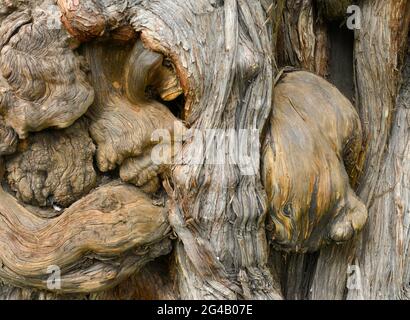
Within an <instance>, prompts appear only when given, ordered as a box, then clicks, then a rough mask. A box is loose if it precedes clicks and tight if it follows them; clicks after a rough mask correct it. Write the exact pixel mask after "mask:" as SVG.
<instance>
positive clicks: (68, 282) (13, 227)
mask: <svg viewBox="0 0 410 320" xmlns="http://www.w3.org/2000/svg"><path fill="white" fill-rule="evenodd" d="M0 199H1V201H0V221H1V223H0V248H1V250H0V252H1V253H0V261H1V265H2V268H1V269H0V277H1V278H2V279H4V280H6V281H7V282H9V283H11V284H13V285H17V286H24V287H27V286H28V287H33V288H39V289H46V290H47V279H48V278H49V276H50V275H49V274H47V270H48V267H49V266H58V267H59V268H60V269H61V276H62V277H61V290H59V292H61V293H64V292H67V293H88V292H93V291H99V290H103V289H105V288H110V287H112V286H114V285H115V284H118V283H119V282H120V281H121V280H124V279H126V278H127V277H129V276H130V275H132V274H133V273H135V272H136V271H137V270H138V269H139V268H141V267H142V266H143V265H144V264H145V263H147V262H148V261H150V260H152V259H154V258H156V257H157V256H160V255H163V254H167V253H169V251H170V240H169V239H167V233H168V232H169V225H168V222H167V217H166V209H165V208H163V207H155V206H153V205H152V200H151V199H149V198H148V197H147V196H146V195H144V193H142V192H141V191H139V190H138V189H136V188H135V187H132V186H129V185H127V186H125V185H122V184H119V183H113V184H109V185H106V186H103V187H100V188H99V189H97V190H96V191H94V192H92V193H91V194H90V195H88V196H86V197H84V198H82V199H81V200H80V201H78V202H77V203H75V204H74V205H72V206H71V207H70V208H68V209H66V210H65V211H64V212H63V213H62V214H61V215H60V216H59V217H57V218H54V219H43V218H39V217H36V216H35V215H34V214H33V213H32V212H30V211H29V210H27V209H26V208H24V207H23V206H21V205H20V204H18V203H17V202H16V200H15V199H14V198H13V197H12V196H11V195H9V194H7V193H6V192H4V191H0Z"/></svg>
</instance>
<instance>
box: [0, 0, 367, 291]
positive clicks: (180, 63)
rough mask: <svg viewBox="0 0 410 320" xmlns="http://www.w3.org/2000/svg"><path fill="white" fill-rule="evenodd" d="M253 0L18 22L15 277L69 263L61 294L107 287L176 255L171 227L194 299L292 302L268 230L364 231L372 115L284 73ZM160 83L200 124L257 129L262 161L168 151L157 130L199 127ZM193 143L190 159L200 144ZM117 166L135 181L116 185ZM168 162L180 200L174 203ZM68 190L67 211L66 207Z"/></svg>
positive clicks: (12, 38)
mask: <svg viewBox="0 0 410 320" xmlns="http://www.w3.org/2000/svg"><path fill="white" fill-rule="evenodd" d="M252 1H253V0H226V1H224V2H215V3H214V4H210V3H209V2H208V1H204V0H172V1H166V0H164V1H160V2H150V1H143V2H132V1H126V0H120V1H114V0H108V1H104V2H102V1H96V0H93V1H77V0H59V1H58V5H59V7H60V9H61V12H62V15H63V17H62V21H63V23H64V25H65V27H66V29H67V30H64V29H63V30H57V31H50V29H49V28H47V23H48V22H47V21H48V13H47V12H46V11H42V12H37V11H36V12H30V11H24V12H17V13H14V14H11V15H9V16H8V17H7V18H6V20H5V21H3V23H2V25H1V28H0V50H1V53H2V54H1V57H0V68H1V71H2V74H3V77H4V79H0V85H1V89H0V111H1V112H0V114H1V117H0V137H4V140H3V141H0V156H6V155H10V154H12V155H11V156H7V157H4V162H5V164H4V166H3V164H2V167H1V170H3V172H2V176H3V174H4V175H5V179H4V181H3V182H4V186H5V188H6V186H7V188H8V189H7V190H5V189H3V190H0V266H1V267H0V278H2V279H4V280H6V281H7V282H10V283H11V284H14V285H17V286H31V287H35V288H44V289H47V286H46V284H47V283H46V281H47V279H48V276H49V275H48V274H47V268H48V267H49V266H52V265H55V266H58V267H59V268H60V269H61V272H62V279H61V280H62V288H61V291H62V292H67V293H69V292H78V293H85V292H91V291H98V290H103V289H106V288H109V287H111V286H113V285H115V284H117V283H119V282H120V281H122V280H124V279H125V278H126V277H128V276H130V275H131V274H132V273H135V272H136V271H137V270H139V268H141V267H142V266H143V265H144V264H145V263H146V262H148V261H150V260H152V259H154V258H156V257H158V256H160V255H164V254H168V253H169V252H170V251H171V242H170V240H169V233H170V230H171V227H172V228H173V230H174V231H175V233H176V234H177V236H178V237H179V239H180V241H179V242H178V243H177V246H176V250H175V257H176V258H175V260H176V264H177V267H176V270H177V272H178V274H179V275H180V276H179V277H178V281H179V289H180V293H181V296H182V297H183V298H202V297H206V298H220V299H223V298H229V299H237V298H261V299H279V298H280V294H279V293H278V291H277V288H276V287H275V285H274V280H273V278H272V275H271V273H270V271H269V267H268V265H267V264H268V251H269V250H268V244H271V245H272V246H274V247H275V248H277V249H280V250H287V251H292V252H295V251H296V252H306V251H315V250H318V249H319V248H320V247H321V246H323V245H325V244H327V243H329V242H331V241H334V242H337V243H339V242H343V241H346V240H349V239H350V238H352V237H353V236H354V235H355V234H356V233H357V232H359V231H360V230H361V229H362V227H363V225H364V223H365V221H366V218H367V212H366V208H365V206H364V205H363V204H362V203H361V202H360V200H359V199H358V198H357V196H356V195H355V194H354V191H353V189H352V187H351V185H350V182H352V183H354V182H355V181H354V179H351V180H352V181H349V175H350V176H351V177H355V176H356V170H357V167H356V163H357V161H358V156H359V150H360V146H361V143H362V141H361V126H360V121H359V117H358V115H357V112H356V111H355V110H354V108H353V106H352V105H351V103H350V102H349V101H348V100H347V99H346V98H344V97H343V96H342V94H341V93H340V92H339V91H338V90H337V89H336V88H335V87H333V86H331V85H330V84H329V83H328V82H326V81H325V80H323V79H322V78H320V77H318V76H314V75H313V74H310V73H307V72H296V71H293V72H285V73H284V74H283V75H282V77H281V78H280V79H279V81H278V82H277V83H276V85H275V84H274V75H273V71H272V61H271V58H270V55H271V43H270V42H269V41H267V39H269V37H268V36H267V32H268V31H267V30H266V28H264V27H262V26H265V24H266V23H265V22H266V17H265V15H264V12H265V11H264V9H263V8H262V6H261V4H260V3H259V2H257V3H255V2H252ZM187 2H189V3H191V4H192V3H194V2H195V4H196V5H195V6H192V5H187ZM198 4H200V5H198ZM194 7H195V8H196V9H195V10H194V9H193V8H194ZM176 13H178V14H176ZM202 13H207V14H206V15H205V14H202ZM194 17H195V18H197V17H200V18H198V20H195V21H198V22H197V24H195V25H192V24H191V21H192V20H194ZM209 24H212V25H215V26H216V27H218V28H219V29H218V30H209V28H207V27H206V26H209ZM66 31H68V32H69V33H70V35H69V34H68V33H67V32H66ZM131 31H132V32H131ZM262 33H263V36H260V35H261V34H262ZM73 37H74V38H75V39H76V40H77V41H74V39H73ZM28 39H30V40H28ZM79 42H82V45H81V47H80V48H78V46H79ZM207 42H208V44H209V45H208V46H206V45H205V43H207ZM215 44H217V45H215ZM74 48H76V49H78V50H73V49H74ZM22 52H24V53H25V52H29V53H30V54H23V53H22ZM238 53H240V54H238ZM167 63H169V64H171V66H169V65H168V66H167ZM23 70H30V72H23ZM3 84H4V85H3ZM274 85H275V86H274ZM150 86H152V87H154V88H155V89H156V92H155V94H157V96H159V97H160V98H161V99H162V100H163V101H170V100H173V99H175V98H176V97H178V96H179V95H181V94H182V93H183V94H184V96H185V99H186V100H185V106H184V107H185V108H184V110H183V111H184V115H183V116H184V120H185V122H186V123H187V124H188V125H189V127H190V129H192V130H190V131H189V132H192V131H193V129H199V130H206V129H215V128H216V129H221V130H259V132H260V133H261V140H263V142H264V144H263V146H262V147H259V146H258V148H259V149H252V150H251V151H252V152H254V153H257V154H261V155H262V168H261V169H260V168H259V165H256V167H257V168H254V169H255V172H254V174H253V175H243V174H242V172H241V170H240V167H239V165H238V164H231V163H229V164H226V165H225V164H224V165H220V166H215V165H213V164H211V163H207V161H208V159H204V163H203V164H202V165H197V166H192V165H189V163H183V164H177V165H175V166H173V167H172V168H166V169H170V170H165V169H164V168H163V167H161V166H157V165H154V164H153V163H152V160H151V158H150V153H151V150H152V148H153V146H154V145H155V143H158V142H153V141H151V136H152V133H153V132H154V131H155V130H157V129H166V130H168V131H170V132H171V133H172V132H173V130H174V129H175V128H179V127H180V128H183V127H184V126H183V125H182V121H180V120H178V119H176V117H175V116H174V115H173V114H172V113H171V111H170V110H169V109H168V108H166V107H165V105H164V104H162V103H160V102H158V101H157V100H156V99H154V98H153V97H151V96H149V95H148V94H147V88H148V87H150ZM272 90H274V92H273V93H274V99H273V101H272ZM272 108H273V112H272ZM266 121H269V123H268V130H267V131H268V132H267V134H266V136H264V135H263V134H262V132H264V128H265V124H266ZM56 128H58V129H60V130H56ZM184 129H185V128H184ZM40 131H41V132H40ZM17 135H18V137H19V138H20V141H19V143H17ZM184 142H185V143H184V146H183V150H182V151H181V153H182V154H184V155H188V158H189V156H190V155H193V154H195V153H196V147H197V146H196V145H195V143H194V141H193V140H190V139H186V141H184ZM229 143H232V142H231V141H230V142H229ZM248 143H249V144H250V142H249V141H239V142H238V144H235V145H229V146H228V147H229V148H234V149H235V150H236V149H238V148H239V147H240V148H242V147H244V148H245V147H248V145H247V144H248ZM239 144H240V146H239ZM243 144H244V145H245V146H243ZM167 146H169V145H167ZM62 154H63V155H64V157H62V156H61V155H62ZM252 156H254V157H256V155H254V154H252ZM1 161H2V160H1ZM258 164H259V162H258ZM117 169H118V179H121V180H118V181H114V182H110V183H104V177H107V176H108V175H110V174H112V175H115V174H117V172H116V171H115V170H117ZM104 174H105V176H104ZM164 177H166V178H167V183H166V184H165V188H166V191H167V193H168V197H169V199H168V200H169V206H168V205H167V206H166V207H158V206H156V205H154V204H153V200H152V199H151V195H152V193H154V192H156V191H157V190H158V189H159V187H160V181H161V179H163V178H164ZM301 177H303V179H301ZM169 181H170V182H172V183H168V182H169ZM5 182H7V184H6V183H5ZM97 185H100V187H98V188H97V189H95V188H96V186H97ZM9 189H11V190H9ZM90 190H91V193H89V192H90ZM10 191H14V192H15V193H16V196H17V198H18V199H19V200H20V201H22V202H24V203H25V205H22V204H20V203H19V202H18V201H17V199H16V198H14V197H13V196H12V195H11V194H10V193H9V192H10ZM67 194H69V195H70V196H66V195H67ZM30 205H34V206H41V207H48V209H45V208H37V207H36V208H34V207H30ZM53 205H54V206H55V205H57V207H58V206H62V207H67V208H66V209H65V210H64V211H63V212H62V213H61V214H59V215H58V216H57V217H53V215H50V213H49V211H47V210H50V206H51V207H52V206H53ZM28 208H31V209H28ZM168 218H169V222H168ZM266 221H267V225H268V227H269V232H268V233H267V234H266V225H265V222H266ZM267 239H269V241H267Z"/></svg>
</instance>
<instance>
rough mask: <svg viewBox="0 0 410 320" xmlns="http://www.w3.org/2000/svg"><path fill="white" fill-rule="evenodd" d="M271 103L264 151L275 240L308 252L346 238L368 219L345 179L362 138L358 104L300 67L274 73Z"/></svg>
mask: <svg viewBox="0 0 410 320" xmlns="http://www.w3.org/2000/svg"><path fill="white" fill-rule="evenodd" d="M274 105H275V110H274V112H273V115H272V118H271V121H270V126H269V133H268V139H267V141H266V145H265V148H264V153H263V158H262V167H263V169H262V176H263V184H264V186H265V188H266V191H267V194H268V204H269V209H270V210H269V212H270V215H269V218H268V221H269V222H268V224H267V226H268V228H269V229H271V230H272V232H270V237H271V239H272V243H273V244H274V245H275V246H276V247H277V248H278V249H280V250H288V251H294V252H306V251H317V250H318V249H319V248H320V247H322V246H323V245H324V244H328V243H329V242H331V241H334V242H336V243H341V242H343V241H347V240H350V239H351V238H352V237H353V236H354V235H356V234H357V233H358V232H359V231H360V230H361V229H362V228H363V226H364V224H365V222H366V219H367V210H366V207H365V205H364V204H363V203H362V202H361V201H360V200H359V199H358V197H357V196H356V195H355V193H354V191H353V190H352V188H351V186H350V184H349V173H352V171H354V167H355V165H356V163H357V160H358V156H359V153H360V149H361V144H362V132H361V125H360V120H359V116H358V114H357V112H356V110H355V109H354V107H353V106H352V105H351V103H350V102H349V101H348V100H347V99H346V98H345V97H344V96H343V95H342V94H341V93H340V92H339V91H338V90H337V89H336V88H335V87H334V86H332V85H331V84H329V83H327V82H326V81H325V80H323V79H322V78H320V77H318V76H316V75H314V74H312V73H308V72H302V71H295V72H288V73H285V74H284V75H283V76H282V77H281V79H279V81H278V83H277V84H276V85H275V89H274ZM345 165H346V168H345Z"/></svg>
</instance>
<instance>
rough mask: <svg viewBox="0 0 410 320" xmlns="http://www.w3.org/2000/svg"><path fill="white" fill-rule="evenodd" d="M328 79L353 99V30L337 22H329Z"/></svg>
mask: <svg viewBox="0 0 410 320" xmlns="http://www.w3.org/2000/svg"><path fill="white" fill-rule="evenodd" d="M329 39H330V59H329V79H328V80H329V81H330V82H331V83H332V84H334V85H335V86H336V87H337V88H338V89H339V90H340V91H341V92H342V93H343V94H344V95H345V96H346V97H347V98H348V99H349V100H350V101H351V102H353V101H354V69H353V66H354V58H353V51H354V31H353V30H349V29H348V28H347V27H346V26H345V25H343V26H341V25H340V24H339V23H330V24H329Z"/></svg>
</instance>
